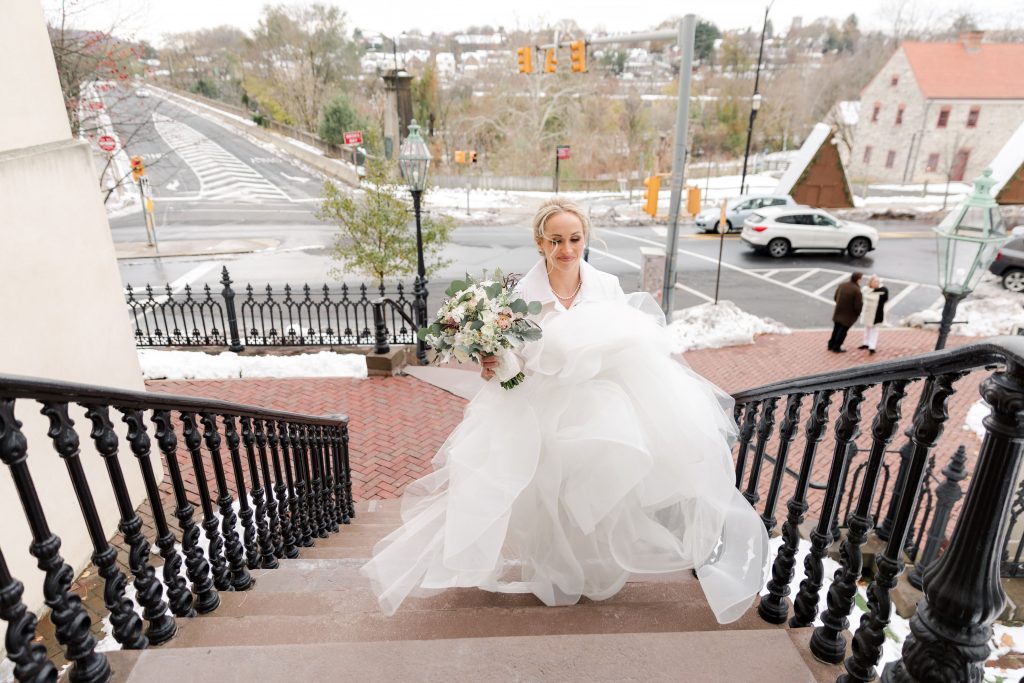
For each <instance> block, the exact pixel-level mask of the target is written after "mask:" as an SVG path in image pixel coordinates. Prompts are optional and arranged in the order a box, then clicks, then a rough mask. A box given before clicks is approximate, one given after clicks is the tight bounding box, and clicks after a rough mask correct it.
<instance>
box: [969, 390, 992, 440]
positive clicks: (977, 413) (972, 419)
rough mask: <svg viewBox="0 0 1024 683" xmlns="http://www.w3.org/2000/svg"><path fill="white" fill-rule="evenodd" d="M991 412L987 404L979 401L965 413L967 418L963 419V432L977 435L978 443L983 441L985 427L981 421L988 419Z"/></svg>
mask: <svg viewBox="0 0 1024 683" xmlns="http://www.w3.org/2000/svg"><path fill="white" fill-rule="evenodd" d="M991 412H992V409H991V408H989V406H988V404H987V403H985V401H983V400H979V401H978V402H977V403H975V404H974V405H972V406H971V409H970V410H968V411H967V417H966V418H965V419H964V427H963V428H964V430H966V431H969V432H974V433H975V434H977V435H978V440H979V441H980V440H982V439H984V438H985V425H984V424H982V422H981V421H982V420H984V419H985V418H986V417H988V415H989V413H991Z"/></svg>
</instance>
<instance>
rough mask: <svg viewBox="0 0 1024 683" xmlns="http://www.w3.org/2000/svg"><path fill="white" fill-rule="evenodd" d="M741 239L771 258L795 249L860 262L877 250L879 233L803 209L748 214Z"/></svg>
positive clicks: (831, 216) (782, 209)
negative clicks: (835, 254)
mask: <svg viewBox="0 0 1024 683" xmlns="http://www.w3.org/2000/svg"><path fill="white" fill-rule="evenodd" d="M740 238H741V239H742V240H743V241H744V242H746V243H747V244H749V245H750V246H751V247H753V248H754V249H755V250H757V251H767V252H768V254H769V255H771V256H772V257H774V258H782V257H783V256H786V255H787V254H789V253H790V252H791V251H793V250H795V249H836V250H838V251H845V252H847V253H848V254H849V255H850V256H852V257H853V258H861V257H862V256H864V255H865V254H867V253H868V252H869V251H871V250H872V249H874V248H875V247H877V246H878V231H877V230H875V229H874V228H872V227H871V226H870V225H864V224H863V223H854V222H853V221H844V220H840V219H838V218H836V217H835V216H833V215H832V214H830V213H828V212H827V211H822V210H821V209H812V208H809V207H806V206H798V207H784V208H774V207H773V208H768V209H762V210H761V211H758V212H757V213H754V214H751V215H750V217H749V218H747V220H746V221H744V222H743V232H742V233H741V234H740Z"/></svg>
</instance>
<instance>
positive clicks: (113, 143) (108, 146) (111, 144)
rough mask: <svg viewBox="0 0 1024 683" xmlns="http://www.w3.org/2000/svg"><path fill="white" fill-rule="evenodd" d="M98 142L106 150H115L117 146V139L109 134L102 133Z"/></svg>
mask: <svg viewBox="0 0 1024 683" xmlns="http://www.w3.org/2000/svg"><path fill="white" fill-rule="evenodd" d="M96 142H97V144H98V145H99V146H100V149H102V150H103V151H104V152H113V151H114V150H115V149H116V148H117V140H115V139H114V138H112V137H111V136H109V135H101V136H100V139H99V140H97V141H96Z"/></svg>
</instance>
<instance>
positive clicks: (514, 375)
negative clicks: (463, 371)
mask: <svg viewBox="0 0 1024 683" xmlns="http://www.w3.org/2000/svg"><path fill="white" fill-rule="evenodd" d="M445 295H446V296H447V297H448V298H447V299H445V301H444V303H443V304H442V305H441V308H440V309H439V310H438V312H437V317H436V318H435V319H434V321H433V322H432V323H431V324H430V325H429V326H427V327H424V328H422V329H420V330H419V332H418V333H417V334H418V335H419V338H420V339H421V340H423V341H424V342H425V343H426V344H427V345H428V346H430V347H431V348H433V349H435V350H436V351H437V361H438V362H440V363H445V362H448V361H449V360H450V359H451V358H452V357H455V358H456V359H457V360H459V361H461V362H468V361H474V362H477V363H479V362H480V361H481V359H482V358H483V357H485V356H496V357H497V358H498V366H497V367H496V368H495V373H494V374H495V377H496V378H497V379H498V381H499V382H501V386H502V387H504V388H505V389H512V388H513V387H516V386H518V385H519V384H520V383H522V381H523V380H524V379H525V376H524V375H523V373H522V372H521V371H520V369H519V365H518V363H516V360H515V357H514V356H513V355H512V353H511V349H514V348H517V347H519V346H522V345H523V344H525V343H527V342H531V341H536V340H538V339H540V337H541V330H540V327H538V326H537V324H536V323H535V322H533V321H532V320H530V319H529V318H528V317H527V316H528V315H536V314H537V313H540V309H541V304H540V302H539V301H531V302H529V303H528V302H526V301H524V300H523V299H520V298H518V297H517V296H516V295H515V293H514V292H513V290H512V283H511V281H510V280H509V279H508V278H504V277H502V275H501V271H497V272H495V274H494V278H493V279H489V280H488V279H484V280H475V279H473V278H472V277H470V276H469V275H467V276H466V279H465V280H456V281H455V282H453V283H452V284H451V285H450V286H449V287H448V289H447V290H446V291H445Z"/></svg>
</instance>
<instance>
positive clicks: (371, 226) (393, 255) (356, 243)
mask: <svg viewBox="0 0 1024 683" xmlns="http://www.w3.org/2000/svg"><path fill="white" fill-rule="evenodd" d="M366 173H367V175H366V184H365V186H364V190H363V196H362V197H359V198H355V197H353V196H352V195H350V194H348V193H346V192H344V191H343V190H341V189H339V188H338V187H337V186H336V185H335V184H334V183H332V182H331V181H329V180H328V181H326V182H325V183H324V201H323V203H322V204H321V205H320V208H319V209H318V210H317V213H316V216H317V218H319V219H320V220H322V221H325V222H328V223H334V224H336V225H337V226H338V230H339V233H338V235H337V237H336V238H335V244H334V254H333V255H332V258H333V259H334V260H335V261H337V262H338V264H339V265H338V267H336V268H333V269H332V270H331V277H333V278H335V279H338V280H342V279H344V277H345V276H346V275H347V274H349V273H357V274H360V275H365V276H369V277H373V278H374V279H375V280H377V282H378V283H379V284H381V285H383V284H384V280H385V279H386V278H389V277H398V276H402V275H412V274H414V273H415V272H416V224H415V216H414V214H413V210H412V207H411V205H410V204H411V201H407V200H406V199H405V198H404V197H403V196H402V195H403V194H404V195H406V196H408V194H409V193H408V192H407V191H405V190H404V188H402V187H401V186H400V185H398V184H397V183H396V182H395V181H394V175H393V169H392V168H389V167H388V166H387V165H385V164H384V163H381V162H370V163H369V164H367V168H366ZM409 199H410V200H411V197H410V198H409ZM454 224H455V221H454V220H453V219H452V218H451V217H450V216H443V217H437V216H431V215H429V214H426V213H424V214H423V215H422V221H421V225H422V229H423V258H424V262H425V264H426V269H427V275H430V274H431V273H433V272H435V271H437V270H438V269H439V268H443V267H444V266H446V265H448V263H449V261H446V260H445V259H443V258H441V251H442V249H444V245H445V244H446V243H447V242H448V239H449V237H450V235H451V231H452V229H453V228H454Z"/></svg>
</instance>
